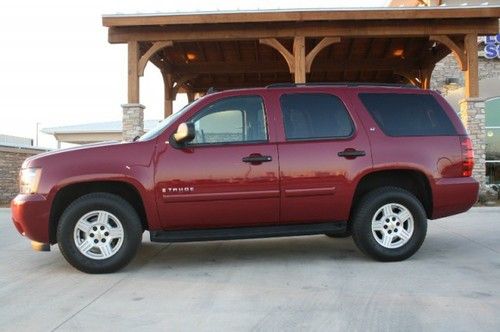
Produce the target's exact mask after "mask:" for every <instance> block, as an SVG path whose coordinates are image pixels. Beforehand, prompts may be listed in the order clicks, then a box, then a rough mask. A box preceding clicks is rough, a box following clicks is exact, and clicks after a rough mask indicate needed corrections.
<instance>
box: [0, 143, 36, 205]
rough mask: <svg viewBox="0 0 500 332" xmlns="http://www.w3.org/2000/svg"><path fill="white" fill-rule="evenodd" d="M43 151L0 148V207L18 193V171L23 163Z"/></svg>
mask: <svg viewBox="0 0 500 332" xmlns="http://www.w3.org/2000/svg"><path fill="white" fill-rule="evenodd" d="M44 151H45V150H39V149H33V148H14V147H7V146H0V205H6V204H9V202H10V201H11V200H12V199H13V198H14V197H15V196H16V195H17V193H18V192H19V170H20V169H21V165H22V163H23V161H24V160H25V159H26V158H28V157H30V156H33V155H36V154H38V153H41V152H44Z"/></svg>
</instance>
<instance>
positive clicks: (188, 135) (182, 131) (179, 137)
mask: <svg viewBox="0 0 500 332" xmlns="http://www.w3.org/2000/svg"><path fill="white" fill-rule="evenodd" d="M195 133H196V132H195V129H194V123H192V122H183V123H181V124H180V125H179V127H177V131H176V132H175V134H173V135H172V137H171V141H173V142H175V144H176V145H177V146H182V145H184V144H185V143H188V142H190V141H192V140H193V139H194V137H195Z"/></svg>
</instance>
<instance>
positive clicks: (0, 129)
mask: <svg viewBox="0 0 500 332" xmlns="http://www.w3.org/2000/svg"><path fill="white" fill-rule="evenodd" d="M386 2H387V0H349V1H348V2H346V1H338V0H329V1H323V0H308V1H296V0H267V1H262V0H255V1H241V0H233V1H221V0H212V1H206V0H205V1H199V0H191V1H185V2H183V1H165V0H164V1H152V0H141V1H130V0H110V1H107V0H101V1H99V0H86V1H82V0H72V1H68V0H66V1H64V0H44V1H39V0H38V1H37V0H29V1H24V0H16V1H1V2H0V68H1V69H0V114H1V117H0V134H6V135H14V136H21V137H29V138H33V139H35V137H36V133H37V129H36V128H37V124H38V128H47V127H54V126H65V125H73V124H82V123H90V122H101V121H114V120H115V121H121V114H122V109H121V106H120V105H121V104H123V103H126V101H127V77H126V74H127V50H126V46H125V45H122V44H118V45H117V44H114V45H111V44H109V43H108V42H107V28H105V27H103V26H102V21H101V15H103V14H116V13H121V14H123V13H126V14H134V13H158V12H186V11H188V12H189V11H215V10H238V9H240V10H245V9H246V10H250V9H293V8H331V7H345V6H346V3H347V4H348V6H349V7H382V6H384V5H385V4H386ZM140 84H141V97H140V99H141V103H142V104H144V105H145V106H146V110H145V113H144V116H145V118H146V119H161V118H162V116H163V80H162V78H161V74H160V72H159V70H158V69H157V68H156V67H154V66H153V65H151V64H149V65H148V66H147V67H146V71H145V74H144V77H142V78H141V82H140ZM177 99H178V100H177V101H176V102H175V103H174V109H179V108H181V107H182V106H184V104H185V103H186V102H187V100H186V98H185V95H181V96H178V98H177ZM38 136H39V145H40V146H43V147H48V148H55V147H56V146H57V144H56V141H55V139H54V138H53V137H52V136H50V135H46V134H43V133H39V135H38Z"/></svg>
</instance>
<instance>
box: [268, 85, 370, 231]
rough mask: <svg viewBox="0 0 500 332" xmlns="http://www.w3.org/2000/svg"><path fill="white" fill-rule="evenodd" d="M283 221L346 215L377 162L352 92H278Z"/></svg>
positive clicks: (336, 218) (335, 218)
mask: <svg viewBox="0 0 500 332" xmlns="http://www.w3.org/2000/svg"><path fill="white" fill-rule="evenodd" d="M275 103H276V107H278V108H279V109H280V110H281V112H277V113H278V114H277V116H279V117H281V119H278V121H277V123H278V124H279V126H278V127H279V130H278V135H279V138H278V140H279V143H278V153H279V157H280V176H281V190H282V191H281V202H280V204H281V217H280V221H281V222H282V223H309V222H326V221H346V220H347V219H348V216H349V210H350V206H351V201H352V197H353V194H354V190H355V183H356V182H357V181H358V179H359V178H360V176H361V175H362V174H363V172H367V171H368V170H370V169H371V167H372V160H371V152H370V146H369V142H368V139H367V137H366V133H365V131H364V129H363V128H362V126H361V125H360V123H359V119H358V118H357V116H356V114H355V113H354V112H352V110H351V109H350V107H349V105H348V103H349V96H348V94H347V93H342V91H339V92H336V93H334V92H331V89H330V90H329V89H318V90H312V89H310V88H309V89H307V88H306V89H303V90H300V89H297V90H293V92H290V91H288V92H284V91H283V92H279V93H277V94H276V98H275Z"/></svg>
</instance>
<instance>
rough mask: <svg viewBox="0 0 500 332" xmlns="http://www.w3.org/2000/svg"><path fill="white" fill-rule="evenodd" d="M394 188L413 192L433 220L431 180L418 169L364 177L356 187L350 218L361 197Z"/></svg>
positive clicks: (428, 216) (386, 172)
mask: <svg viewBox="0 0 500 332" xmlns="http://www.w3.org/2000/svg"><path fill="white" fill-rule="evenodd" d="M385 186H392V187H398V188H401V189H404V190H407V191H409V192H411V193H412V194H413V195H415V196H416V197H417V199H418V200H419V201H420V202H421V203H422V205H423V207H424V209H425V213H426V216H427V218H429V219H430V218H431V216H432V211H433V200H432V187H431V184H430V182H429V178H428V177H427V176H426V175H425V174H424V173H423V172H422V171H420V170H416V169H384V170H375V171H373V172H370V173H368V174H365V175H363V177H361V179H360V180H359V181H358V184H357V186H356V189H355V192H354V196H353V204H352V205H351V211H350V214H349V215H350V218H351V217H352V215H353V212H354V211H355V209H356V207H357V204H358V202H359V200H360V198H361V197H363V196H364V195H365V194H366V193H368V192H370V191H372V190H373V189H376V188H380V187H385Z"/></svg>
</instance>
